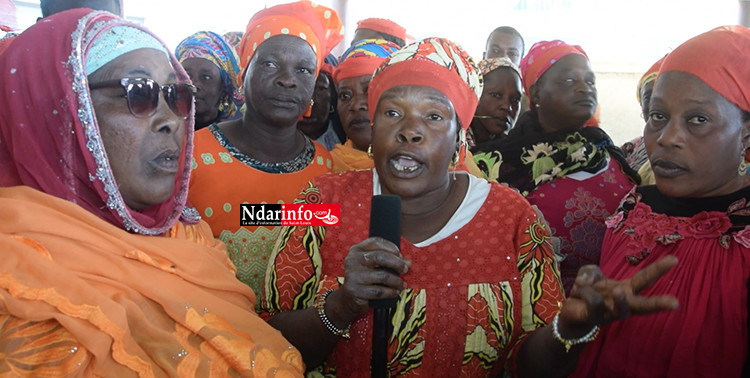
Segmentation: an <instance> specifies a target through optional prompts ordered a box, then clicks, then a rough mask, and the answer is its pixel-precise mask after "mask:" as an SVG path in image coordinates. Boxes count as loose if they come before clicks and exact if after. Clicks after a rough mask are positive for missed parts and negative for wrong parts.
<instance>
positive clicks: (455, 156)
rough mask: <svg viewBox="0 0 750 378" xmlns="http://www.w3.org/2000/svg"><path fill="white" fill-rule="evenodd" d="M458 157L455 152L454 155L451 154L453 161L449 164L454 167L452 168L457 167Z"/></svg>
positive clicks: (457, 153)
mask: <svg viewBox="0 0 750 378" xmlns="http://www.w3.org/2000/svg"><path fill="white" fill-rule="evenodd" d="M459 155H460V153H459V152H458V151H456V153H455V154H453V161H452V162H451V165H452V166H454V167H455V166H457V165H458V159H459Z"/></svg>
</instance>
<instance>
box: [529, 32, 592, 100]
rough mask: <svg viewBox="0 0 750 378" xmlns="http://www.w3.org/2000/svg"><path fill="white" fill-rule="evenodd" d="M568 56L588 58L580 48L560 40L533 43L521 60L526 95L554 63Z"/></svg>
mask: <svg viewBox="0 0 750 378" xmlns="http://www.w3.org/2000/svg"><path fill="white" fill-rule="evenodd" d="M570 54H578V55H583V56H584V57H586V59H588V58H589V57H588V56H587V55H586V53H585V52H584V51H583V49H582V48H581V46H577V45H569V44H567V43H565V42H563V41H560V40H554V41H541V42H537V43H535V44H534V45H533V46H531V48H530V49H529V53H528V54H526V56H524V57H523V59H521V66H520V68H521V74H522V75H523V76H522V77H523V89H524V90H525V91H526V93H531V92H530V91H529V88H531V86H532V85H534V83H536V82H537V80H539V78H540V77H542V75H543V74H544V73H545V72H547V70H548V69H549V68H550V67H552V65H553V64H555V62H557V61H558V60H560V59H561V58H562V57H564V56H566V55H570Z"/></svg>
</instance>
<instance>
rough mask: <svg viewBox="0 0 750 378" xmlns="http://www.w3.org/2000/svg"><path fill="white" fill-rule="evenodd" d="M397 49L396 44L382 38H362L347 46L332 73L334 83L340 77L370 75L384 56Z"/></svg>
mask: <svg viewBox="0 0 750 378" xmlns="http://www.w3.org/2000/svg"><path fill="white" fill-rule="evenodd" d="M398 49H399V47H398V45H397V44H395V43H393V42H388V41H386V40H384V39H363V40H361V41H358V42H356V43H355V44H353V45H352V46H351V47H349V48H348V49H347V50H346V51H344V54H343V55H341V59H339V65H338V66H337V67H336V70H335V71H334V73H333V81H334V82H336V84H338V83H339V81H340V80H341V79H348V78H350V77H358V76H364V75H372V73H373V72H375V70H376V69H377V68H378V66H380V64H381V63H383V61H384V60H385V58H387V57H389V56H391V54H393V53H394V52H395V51H397V50H398Z"/></svg>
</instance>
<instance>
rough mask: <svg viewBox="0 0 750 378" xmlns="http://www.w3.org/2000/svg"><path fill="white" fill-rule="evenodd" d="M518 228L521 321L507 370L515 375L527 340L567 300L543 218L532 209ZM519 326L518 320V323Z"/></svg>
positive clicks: (550, 318)
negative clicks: (519, 355) (522, 345)
mask: <svg viewBox="0 0 750 378" xmlns="http://www.w3.org/2000/svg"><path fill="white" fill-rule="evenodd" d="M525 218H526V219H528V221H527V222H522V224H521V225H520V226H519V231H518V232H519V234H518V235H517V240H518V244H519V248H518V272H519V274H520V278H521V280H522V281H521V302H522V303H521V305H522V310H521V312H522V319H521V320H520V323H521V324H520V327H519V332H518V333H517V335H518V336H517V339H516V343H515V345H514V346H513V348H512V349H511V350H510V353H509V356H508V360H507V361H508V369H507V371H509V372H512V373H513V375H515V372H516V357H517V354H518V351H519V350H520V349H521V344H523V341H524V340H525V339H526V337H527V336H528V335H529V334H531V332H533V331H534V330H536V329H537V328H541V327H544V326H546V325H547V324H548V323H549V322H551V321H552V318H554V316H555V314H556V313H557V310H558V308H559V305H560V304H561V303H562V302H563V300H564V299H565V294H564V293H563V289H562V282H561V280H560V272H559V269H558V266H557V261H556V260H555V255H554V252H553V249H552V245H551V244H550V235H549V231H548V229H547V227H546V226H545V225H544V222H543V221H542V219H540V218H539V217H537V216H536V214H535V213H534V210H533V209H532V208H531V207H529V208H528V210H527V213H526V215H525ZM516 323H518V320H517V321H516Z"/></svg>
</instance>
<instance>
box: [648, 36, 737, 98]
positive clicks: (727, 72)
mask: <svg viewBox="0 0 750 378" xmlns="http://www.w3.org/2000/svg"><path fill="white" fill-rule="evenodd" d="M748 51H750V30H749V29H747V28H745V27H743V26H720V27H718V28H716V29H713V30H711V31H708V32H706V33H703V34H700V35H698V36H696V37H693V38H691V39H689V40H687V42H685V43H683V44H681V45H680V46H679V47H677V48H676V49H675V50H674V51H672V52H671V53H669V55H667V57H666V58H665V59H664V62H663V63H662V65H661V69H660V70H659V75H661V74H662V73H664V72H669V71H680V72H685V73H689V74H691V75H694V76H697V77H698V78H699V79H701V80H702V81H703V82H704V83H706V84H707V85H708V86H709V87H711V89H713V90H714V91H716V92H717V93H719V94H720V95H722V96H724V98H726V99H727V100H729V101H731V102H732V103H734V104H735V105H737V106H739V107H740V109H742V110H745V111H750V85H748V83H749V82H750V65H748V64H747V52H748ZM657 80H658V77H657Z"/></svg>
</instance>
